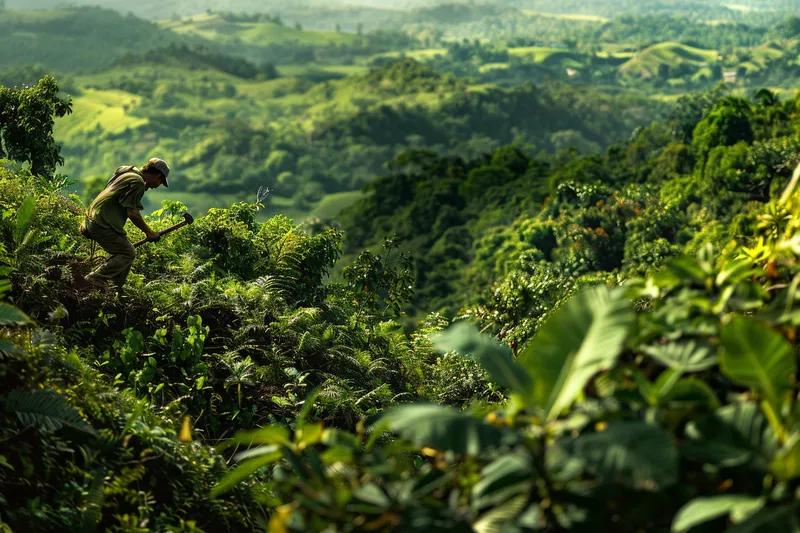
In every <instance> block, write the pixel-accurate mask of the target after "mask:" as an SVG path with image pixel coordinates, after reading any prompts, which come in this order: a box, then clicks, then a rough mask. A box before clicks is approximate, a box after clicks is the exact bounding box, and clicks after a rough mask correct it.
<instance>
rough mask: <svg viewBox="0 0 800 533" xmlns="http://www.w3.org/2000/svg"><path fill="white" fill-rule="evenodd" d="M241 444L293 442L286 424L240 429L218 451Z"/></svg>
mask: <svg viewBox="0 0 800 533" xmlns="http://www.w3.org/2000/svg"><path fill="white" fill-rule="evenodd" d="M237 444H241V445H243V446H253V445H255V444H275V445H285V446H288V445H289V444H291V441H290V440H289V429H288V428H286V427H285V426H267V427H263V428H260V429H254V430H252V431H240V432H239V433H237V434H236V435H234V436H233V438H231V439H230V440H227V441H225V442H223V443H222V444H220V445H219V446H218V447H217V451H223V450H225V449H227V448H230V447H231V446H235V445H237Z"/></svg>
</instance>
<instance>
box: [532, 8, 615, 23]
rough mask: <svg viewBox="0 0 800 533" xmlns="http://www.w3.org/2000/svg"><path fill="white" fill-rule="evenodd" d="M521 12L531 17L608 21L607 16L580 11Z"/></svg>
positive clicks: (576, 20)
mask: <svg viewBox="0 0 800 533" xmlns="http://www.w3.org/2000/svg"><path fill="white" fill-rule="evenodd" d="M522 13H523V14H525V15H528V16H531V17H547V18H554V19H561V20H572V21H575V22H597V23H604V22H608V21H609V19H608V18H607V17H601V16H599V15H584V14H580V13H546V12H544V11H534V10H532V9H523V10H522Z"/></svg>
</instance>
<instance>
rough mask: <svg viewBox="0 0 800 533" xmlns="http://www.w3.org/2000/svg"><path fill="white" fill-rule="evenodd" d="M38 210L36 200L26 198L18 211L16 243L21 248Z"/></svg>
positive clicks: (29, 197)
mask: <svg viewBox="0 0 800 533" xmlns="http://www.w3.org/2000/svg"><path fill="white" fill-rule="evenodd" d="M35 209H36V200H34V198H33V196H26V197H25V199H24V200H23V201H22V205H21V206H20V208H19V210H18V211H17V225H16V227H15V228H14V242H15V243H16V244H17V246H19V244H20V243H21V242H22V239H23V237H24V236H25V234H26V233H27V232H28V227H29V226H30V225H31V222H33V214H34V211H35Z"/></svg>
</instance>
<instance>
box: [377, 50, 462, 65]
mask: <svg viewBox="0 0 800 533" xmlns="http://www.w3.org/2000/svg"><path fill="white" fill-rule="evenodd" d="M437 55H447V48H425V49H423V50H405V51H402V52H400V51H393V52H384V53H382V54H376V55H374V56H372V57H370V58H369V61H372V60H373V59H381V58H390V59H395V58H400V57H410V58H411V59H414V60H416V61H420V62H424V61H428V60H431V59H433V58H434V57H436V56H437Z"/></svg>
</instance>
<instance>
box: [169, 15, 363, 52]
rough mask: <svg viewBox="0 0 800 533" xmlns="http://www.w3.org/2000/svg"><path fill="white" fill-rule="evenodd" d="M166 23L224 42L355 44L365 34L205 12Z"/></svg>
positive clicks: (185, 32)
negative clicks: (237, 19) (240, 19)
mask: <svg viewBox="0 0 800 533" xmlns="http://www.w3.org/2000/svg"><path fill="white" fill-rule="evenodd" d="M161 25H162V27H163V28H165V29H169V30H172V31H174V32H175V33H177V34H179V35H197V36H200V37H204V38H206V39H209V40H213V41H216V42H220V43H231V42H234V41H236V40H240V41H241V42H243V43H245V44H250V45H257V46H268V45H271V44H281V43H290V42H293V43H299V44H306V45H312V46H326V45H328V44H331V43H333V44H353V43H356V42H360V41H361V40H362V38H361V37H359V36H357V35H354V34H351V33H338V32H335V31H316V30H298V29H295V28H293V27H290V26H283V25H280V24H274V23H271V22H230V21H228V20H225V19H224V18H223V17H222V16H221V15H217V14H211V15H208V14H203V15H196V16H193V17H188V18H184V19H180V20H169V21H164V22H162V23H161Z"/></svg>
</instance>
